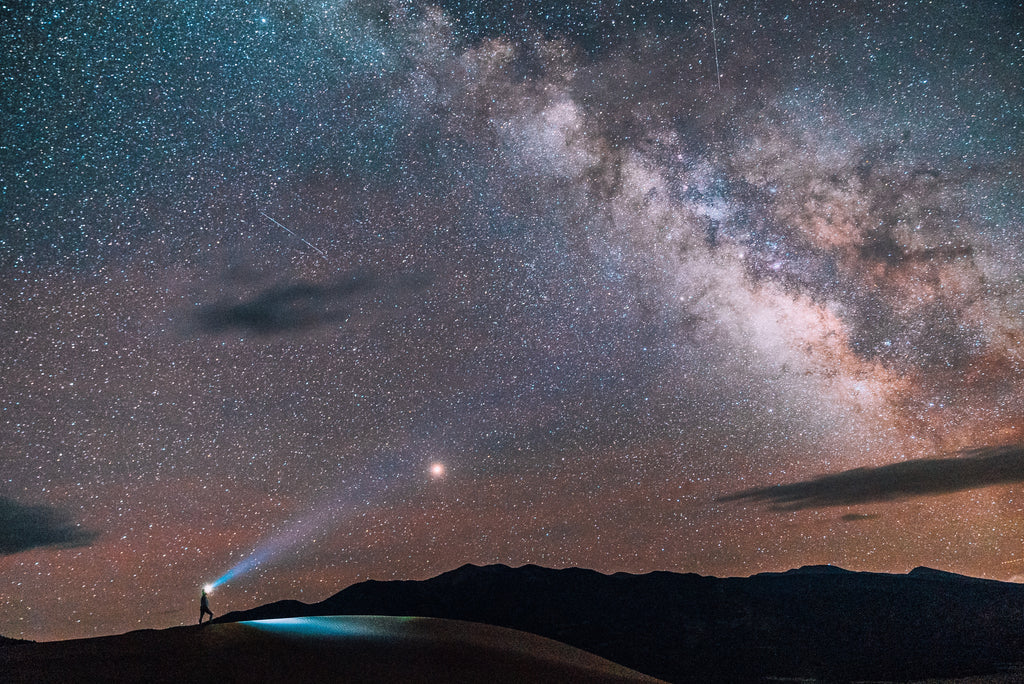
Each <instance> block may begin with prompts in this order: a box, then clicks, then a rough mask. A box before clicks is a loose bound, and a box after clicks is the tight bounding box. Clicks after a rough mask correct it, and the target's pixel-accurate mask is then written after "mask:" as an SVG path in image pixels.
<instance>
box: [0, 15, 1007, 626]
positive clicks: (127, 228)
mask: <svg viewBox="0 0 1024 684" xmlns="http://www.w3.org/2000/svg"><path fill="white" fill-rule="evenodd" d="M72 5H73V6H72ZM72 5H69V6H64V4H58V3H54V2H48V1H43V2H28V3H24V4H22V5H19V7H18V8H15V7H14V6H13V5H11V4H7V5H6V6H4V7H2V8H0V13H2V17H3V20H2V21H0V31H2V34H3V38H4V44H5V45H6V46H7V47H6V48H5V50H4V53H3V56H2V58H0V60H2V62H0V67H2V71H0V76H2V79H3V89H2V94H0V98H2V102H3V107H2V110H0V117H2V125H0V136H2V143H0V160H2V165H0V184H2V188H0V190H2V202H0V288H2V290H0V349H2V351H0V358H2V359H3V363H2V364H0V522H2V523H3V524H2V526H0V527H2V528H3V529H2V531H0V634H4V635H6V636H11V637H21V638H31V639H42V640H46V639H61V638H70V637H84V636H93V635H101V634H111V633H120V632H124V631H128V630H130V629H137V628H148V627H156V628H160V627H169V626H173V625H178V624H191V623H193V622H195V620H196V618H197V617H198V593H199V587H200V586H201V585H202V584H203V583H205V582H212V581H214V580H216V579H217V578H222V580H223V581H222V583H221V584H219V585H218V587H217V589H216V590H215V591H214V593H213V594H212V596H211V605H212V608H213V610H214V611H215V612H216V613H218V614H221V613H223V612H226V611H228V610H231V609H240V608H247V607H251V606H254V605H257V604H260V603H265V602H269V601H272V600H278V599H283V598H296V599H299V600H304V601H307V602H311V601H316V600H320V599H323V598H326V597H327V596H329V595H331V594H333V593H334V592H336V591H338V590H340V589H342V588H344V587H345V586H347V585H349V584H351V583H353V582H356V581H360V580H364V579H367V578H373V579H423V578H427V577H431V576H434V575H436V574H439V573H440V572H443V571H446V570H449V569H452V568H455V567H458V566H460V565H462V564H464V563H476V564H485V563H506V564H510V565H522V564H526V563H537V564H541V565H545V566H549V567H567V566H581V567H588V568H593V569H596V570H599V571H602V572H616V571H627V572H647V571H652V570H672V571H679V572H697V573H702V574H713V575H718V576H730V575H732V576H735V575H749V574H753V573H757V572H762V571H775V570H785V569H788V568H791V567H796V566H800V565H805V564H816V563H833V564H837V565H840V566H843V567H846V568H848V569H852V570H865V571H883V572H906V571H907V570H909V569H911V568H913V567H915V566H918V565H928V566H931V567H935V568H940V569H944V570H950V571H954V572H960V573H965V574H971V575H976V576H983V577H990V578H995V579H1003V580H1014V579H1019V578H1022V577H1024V446H1022V444H1024V288H1022V281H1024V232H1022V230H1024V219H1022V214H1021V208H1022V207H1024V178H1022V174H1024V159H1022V149H1024V144H1022V143H1024V10H1022V9H1021V7H1020V5H1019V3H1017V2H1015V1H1012V0H1006V1H1004V2H1000V1H987V0H979V1H977V2H974V1H972V2H951V1H947V0H935V1H934V2H923V1H917V0H913V1H908V2H881V1H873V0H863V1H858V0H854V1H850V2H816V1H813V0H805V1H796V0H794V1H788V2H787V1H785V0H752V1H744V2H739V1H738V0H707V1H705V2H670V1H668V0H634V1H633V2H629V1H628V0H620V1H616V0H576V1H575V2H568V3H567V2H555V1H553V0H512V1H511V2H508V3H498V2H469V1H468V0H439V1H438V2H436V3H430V2H420V1H419V0H379V1H375V2H364V1H360V0H334V1H332V2H318V1H314V0H274V1H272V0H213V1H210V2H197V1H196V0H181V1H174V0H169V1H166V2H149V1H148V0H135V1H134V2H132V1H124V2H116V1H114V0H109V1H107V0H84V1H83V2H81V3H72ZM1018 561H1020V562H1018ZM225 577H227V578H228V579H223V578H225Z"/></svg>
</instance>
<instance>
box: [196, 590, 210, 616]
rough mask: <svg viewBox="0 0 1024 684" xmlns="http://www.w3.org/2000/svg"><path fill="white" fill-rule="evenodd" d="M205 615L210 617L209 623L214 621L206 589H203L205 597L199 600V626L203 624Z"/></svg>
mask: <svg viewBox="0 0 1024 684" xmlns="http://www.w3.org/2000/svg"><path fill="white" fill-rule="evenodd" d="M204 615H209V616H210V619H209V620H207V622H211V621H212V620H213V611H212V610H210V599H209V598H208V597H207V596H206V589H203V596H202V598H200V599H199V624H203V616H204Z"/></svg>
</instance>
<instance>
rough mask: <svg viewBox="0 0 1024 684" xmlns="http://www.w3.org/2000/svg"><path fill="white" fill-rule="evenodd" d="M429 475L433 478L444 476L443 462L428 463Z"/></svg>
mask: <svg viewBox="0 0 1024 684" xmlns="http://www.w3.org/2000/svg"><path fill="white" fill-rule="evenodd" d="M430 476H431V477H432V478H434V479H435V480H437V479H440V478H442V477H444V464H443V463H431V464H430Z"/></svg>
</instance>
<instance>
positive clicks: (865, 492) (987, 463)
mask: <svg viewBox="0 0 1024 684" xmlns="http://www.w3.org/2000/svg"><path fill="white" fill-rule="evenodd" d="M1014 482H1024V445H1019V444H1018V445H1012V446H1000V447H985V448H980V449H972V450H970V451H964V452H962V453H961V454H960V455H959V456H956V457H952V458H935V459H921V460H916V461H907V462H903V463H894V464H892V465H887V466H882V467H879V468H856V469H854V470H847V471H845V472H842V473H836V474H833V475H824V476H822V477H818V478H815V479H813V480H806V481H804V482H794V483H792V484H786V485H777V486H774V487H762V488H757V489H748V490H745V491H742V492H738V493H736V494H731V495H729V496H726V497H722V498H721V499H720V500H721V501H757V502H765V503H769V504H771V505H772V507H773V508H775V509H777V510H784V511H797V510H802V509H807V508H823V507H828V506H853V505H856V504H865V503H874V502H879V501H896V500H901V499H908V498H912V497H917V496H933V495H936V494H948V493H950V492H959V491H963V490H965V489H977V488H980V487H988V486H990V485H997V484H1010V483H1014Z"/></svg>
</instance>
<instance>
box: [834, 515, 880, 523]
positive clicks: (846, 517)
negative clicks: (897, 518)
mask: <svg viewBox="0 0 1024 684" xmlns="http://www.w3.org/2000/svg"><path fill="white" fill-rule="evenodd" d="M880 517H882V516H880V515H878V514H877V513H847V514H846V515H844V516H843V517H842V518H841V520H842V521H843V522H860V521H861V520H877V519H878V518H880Z"/></svg>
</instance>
